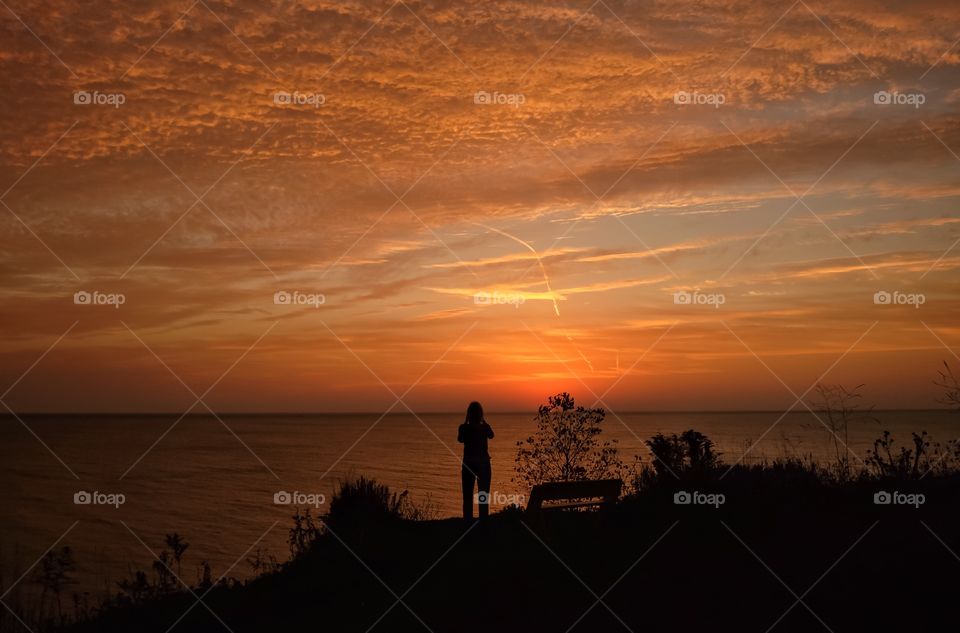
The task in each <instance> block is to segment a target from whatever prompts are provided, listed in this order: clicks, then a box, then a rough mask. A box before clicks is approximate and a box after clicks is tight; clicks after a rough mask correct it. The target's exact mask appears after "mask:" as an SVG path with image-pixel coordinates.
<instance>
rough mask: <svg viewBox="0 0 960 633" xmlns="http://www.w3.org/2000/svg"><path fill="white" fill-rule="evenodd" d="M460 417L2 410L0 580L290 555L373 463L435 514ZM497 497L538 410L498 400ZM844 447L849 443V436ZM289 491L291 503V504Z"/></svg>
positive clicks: (697, 419) (802, 429)
mask: <svg viewBox="0 0 960 633" xmlns="http://www.w3.org/2000/svg"><path fill="white" fill-rule="evenodd" d="M462 416H463V414H462V413H459V414H455V413H450V414H440V413H425V414H418V415H412V414H390V415H385V416H382V415H380V414H317V415H221V416H219V417H215V416H212V415H189V416H186V417H183V418H181V417H180V416H179V415H30V416H21V419H17V418H15V417H13V416H6V417H2V418H0V420H2V426H0V445H2V447H3V460H2V462H0V482H2V486H0V525H2V528H0V590H2V592H4V593H5V594H6V595H7V596H8V598H7V600H9V599H12V598H13V597H16V596H17V595H20V594H21V593H28V592H30V591H31V587H35V586H36V582H35V580H34V578H35V576H36V574H37V573H38V570H39V569H41V568H42V565H40V564H38V560H39V559H40V558H41V557H42V556H43V555H44V554H45V553H46V552H47V551H50V550H51V549H52V550H54V551H59V550H60V548H62V547H64V546H69V547H70V548H71V550H72V557H73V560H74V562H75V565H76V569H75V571H74V572H73V573H72V574H71V575H70V576H71V578H72V579H73V581H74V584H73V585H72V586H71V587H69V588H68V591H71V592H77V593H78V594H88V597H92V598H93V599H94V600H96V599H100V598H102V597H103V596H105V595H109V594H111V593H115V592H116V582H117V581H118V580H119V579H121V578H124V577H128V576H129V575H130V574H131V573H133V572H134V571H135V570H137V569H143V570H147V571H149V570H150V568H151V565H152V563H153V562H154V560H155V558H154V553H156V552H158V551H159V550H160V549H161V548H163V547H164V538H165V535H167V534H173V533H176V534H179V535H180V536H181V537H182V539H183V540H184V541H186V542H187V543H188V544H189V546H188V548H187V550H186V552H185V553H184V556H183V559H182V561H181V564H180V566H179V567H178V568H177V569H175V571H177V572H178V575H180V576H181V577H182V578H183V580H184V581H185V582H186V583H188V584H192V583H195V582H196V581H197V579H198V573H200V566H201V565H202V564H203V563H207V564H209V566H210V569H211V572H212V574H213V578H218V577H220V576H221V575H226V576H232V577H235V578H239V579H243V578H248V577H250V576H251V575H252V574H253V566H252V565H251V564H250V562H249V561H250V559H253V558H254V557H255V556H256V554H257V553H259V554H260V556H261V557H262V558H267V557H269V556H273V557H274V558H275V559H276V560H277V561H280V562H282V561H285V560H286V559H287V558H288V557H289V549H288V546H287V538H288V535H289V529H290V526H291V525H292V521H291V517H292V515H293V511H294V505H297V506H299V507H301V508H302V507H307V506H309V507H310V508H311V511H312V513H313V514H314V515H322V514H323V513H325V512H326V508H327V507H328V504H329V502H330V499H331V497H332V495H333V494H334V492H335V490H336V488H337V486H338V483H339V482H340V481H342V480H344V479H346V478H351V477H356V476H359V475H364V476H367V477H372V478H375V479H376V480H378V481H379V482H382V483H384V484H386V485H388V486H389V487H390V488H391V489H392V490H393V491H395V492H397V493H398V494H403V493H405V494H406V497H407V498H408V499H409V500H410V502H411V503H413V504H415V505H417V506H418V507H420V508H422V509H424V510H425V511H426V513H427V514H428V516H433V517H436V518H444V517H453V516H457V515H458V514H459V513H460V461H459V460H460V458H459V456H460V450H461V448H460V446H459V445H458V444H457V441H456V437H457V426H458V425H459V424H460V423H461V422H462V419H463V417H462ZM872 417H873V418H876V420H875V421H874V420H867V419H861V420H857V421H854V422H853V423H851V425H850V427H849V430H848V438H849V439H848V442H847V443H848V445H849V447H850V449H851V450H852V451H853V452H854V453H855V454H856V455H858V456H859V457H860V458H864V457H866V451H867V449H868V448H871V447H872V445H873V441H874V440H875V439H876V438H877V437H879V436H880V435H881V433H882V431H883V430H884V429H886V430H889V431H891V432H892V434H893V436H894V438H895V439H896V440H897V441H898V442H901V443H904V444H909V442H910V433H911V432H913V431H916V432H920V431H927V432H928V433H929V435H930V436H931V437H932V439H933V440H934V441H939V442H941V443H945V442H946V441H948V440H950V439H954V438H957V437H958V436H960V416H958V415H957V414H956V413H954V412H949V411H942V410H927V411H902V410H900V411H874V412H872ZM487 421H488V422H489V423H490V424H491V426H492V427H493V429H494V431H495V433H496V437H495V438H494V439H493V440H491V441H490V451H491V459H492V465H493V479H492V485H491V501H492V504H493V506H494V509H496V506H497V505H498V504H506V503H510V502H516V501H519V502H521V503H522V502H523V501H524V499H525V497H526V495H528V494H529V490H527V489H526V488H525V487H524V486H522V485H520V484H519V483H518V482H515V481H514V476H515V471H514V460H515V457H516V451H517V442H518V441H521V440H523V439H525V438H527V437H529V436H530V435H532V434H533V433H534V432H535V430H536V424H535V421H534V416H533V415H532V414H530V413H489V414H488V415H487ZM603 428H604V430H603V434H602V435H601V438H603V439H604V440H616V442H617V446H618V448H619V451H620V453H621V456H622V458H623V459H624V460H625V461H633V459H634V457H635V456H640V458H641V459H642V460H644V461H645V462H646V463H650V455H649V452H648V451H647V449H646V447H645V445H644V443H643V441H644V440H645V439H647V438H649V437H651V436H652V435H654V434H656V433H658V432H662V433H668V434H669V433H680V432H682V431H684V430H687V429H696V430H697V431H700V432H701V433H704V434H706V435H707V436H709V437H710V438H711V439H712V440H713V441H714V443H715V445H716V448H717V450H718V451H720V452H721V453H722V454H723V455H722V458H723V459H724V460H725V461H726V462H727V463H733V462H736V461H739V460H742V461H743V462H745V463H758V462H761V461H763V460H773V459H776V458H780V457H796V456H812V457H813V458H815V459H818V460H820V461H824V462H829V461H830V460H832V459H835V457H836V452H835V451H836V445H835V443H834V441H833V436H832V435H831V434H830V433H829V432H828V431H827V430H826V428H825V427H824V425H823V424H822V423H821V422H820V421H818V419H817V418H816V417H814V416H813V415H812V414H810V413H809V412H796V411H794V412H791V413H788V414H784V413H783V412H757V411H752V412H713V413H709V412H689V413H678V412H669V413H664V412H660V413H654V412H644V413H616V414H611V413H608V415H607V417H606V419H605V420H604V422H603ZM841 450H842V448H841ZM288 501H293V502H294V504H289V503H286V502H288Z"/></svg>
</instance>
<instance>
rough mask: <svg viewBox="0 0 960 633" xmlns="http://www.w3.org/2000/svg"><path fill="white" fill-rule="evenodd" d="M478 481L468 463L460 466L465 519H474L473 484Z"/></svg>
mask: <svg viewBox="0 0 960 633" xmlns="http://www.w3.org/2000/svg"><path fill="white" fill-rule="evenodd" d="M475 480H476V476H475V475H474V472H473V470H471V469H470V468H469V467H468V466H467V464H466V463H464V464H462V465H461V466H460V484H461V487H462V488H463V518H464V519H472V518H473V483H474V481H475Z"/></svg>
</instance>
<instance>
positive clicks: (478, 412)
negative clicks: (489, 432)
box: [463, 401, 483, 424]
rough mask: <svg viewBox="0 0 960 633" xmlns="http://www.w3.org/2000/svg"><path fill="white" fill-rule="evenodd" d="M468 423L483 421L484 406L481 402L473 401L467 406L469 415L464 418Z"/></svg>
mask: <svg viewBox="0 0 960 633" xmlns="http://www.w3.org/2000/svg"><path fill="white" fill-rule="evenodd" d="M463 421H464V423H466V424H477V423H479V422H483V406H482V405H481V404H480V403H479V402H476V401H474V402H471V403H470V405H469V406H467V417H466V418H464V420H463Z"/></svg>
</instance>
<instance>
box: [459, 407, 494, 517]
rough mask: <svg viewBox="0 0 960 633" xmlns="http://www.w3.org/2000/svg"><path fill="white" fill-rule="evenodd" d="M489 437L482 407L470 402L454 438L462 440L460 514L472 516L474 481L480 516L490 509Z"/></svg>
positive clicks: (483, 515)
mask: <svg viewBox="0 0 960 633" xmlns="http://www.w3.org/2000/svg"><path fill="white" fill-rule="evenodd" d="M492 439H493V429H491V428H490V425H489V424H487V421H486V420H484V419H483V407H482V406H480V403H479V402H471V403H470V406H468V407H467V417H466V419H465V420H464V421H463V424H461V425H460V428H459V429H458V430H457V441H458V442H460V443H461V444H463V465H462V466H461V467H460V481H461V483H462V484H463V518H464V519H472V518H473V486H474V483H476V484H477V488H478V491H477V492H478V494H477V505H479V506H480V518H481V519H483V518H485V517H486V516H487V515H488V514H489V513H490V453H489V452H488V451H487V440H492Z"/></svg>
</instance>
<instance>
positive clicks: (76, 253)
mask: <svg viewBox="0 0 960 633" xmlns="http://www.w3.org/2000/svg"><path fill="white" fill-rule="evenodd" d="M150 4H151V6H150V7H149V8H145V7H139V6H131V5H130V3H121V2H117V1H116V0H113V1H108V2H102V1H99V0H98V1H97V2H93V3H90V4H87V3H83V4H76V5H74V4H66V5H65V4H63V3H59V2H52V1H39V2H22V1H9V2H8V3H7V5H6V8H5V9H3V10H0V20H2V22H0V28H2V33H3V37H2V39H0V65H2V66H3V77H4V90H3V96H2V99H0V108H2V114H3V120H4V125H3V126H2V127H0V189H2V190H3V191H5V193H3V195H2V201H3V204H4V205H5V206H4V208H3V209H0V213H2V217H3V221H2V223H0V240H2V242H3V249H2V251H0V257H2V265H0V275H2V278H3V283H2V290H0V292H2V299H0V322H2V326H3V329H2V331H3V334H2V339H0V346H2V347H0V393H2V392H4V391H5V392H6V393H4V394H2V400H3V401H4V402H6V403H7V404H8V405H9V406H10V407H11V408H12V409H14V410H16V411H171V412H181V411H183V410H185V409H186V408H187V407H190V406H191V405H192V404H193V403H194V402H195V400H196V399H197V397H202V398H203V400H204V401H205V402H206V403H207V404H208V405H210V406H211V407H213V408H214V409H216V410H218V411H347V410H360V411H382V410H384V409H385V408H387V407H388V406H391V404H393V403H394V402H395V399H396V398H397V397H401V396H402V397H403V401H404V402H405V403H406V404H408V405H409V406H411V407H412V408H414V409H417V410H450V409H461V408H462V407H463V405H464V404H465V402H466V401H467V400H469V399H474V398H477V399H480V400H482V401H484V402H485V403H486V404H487V406H488V408H491V409H516V410H533V409H534V407H535V406H536V404H537V403H538V402H539V401H541V400H542V399H543V398H544V397H545V396H546V395H548V394H550V393H554V392H557V391H560V390H569V391H571V392H573V393H574V394H575V395H577V396H579V397H580V398H581V399H582V400H587V401H588V402H587V403H588V404H589V403H590V402H593V401H594V400H597V399H599V398H602V400H603V402H604V403H605V404H607V405H608V406H611V407H613V408H614V409H621V410H627V409H687V410H689V409H712V408H723V409H776V408H785V407H787V406H790V405H791V403H793V402H794V400H795V399H796V398H798V397H801V396H803V394H804V393H805V392H806V391H807V389H808V388H809V387H810V386H811V385H812V384H814V383H815V382H816V381H817V380H823V381H826V382H841V383H845V384H848V385H851V386H852V385H855V384H858V383H866V388H865V394H866V396H867V398H868V400H869V401H871V402H875V403H876V404H878V405H879V406H881V407H931V406H937V403H936V402H935V401H934V398H935V397H936V396H937V390H936V388H935V387H934V386H933V384H932V380H933V379H934V378H935V377H936V370H937V368H938V366H939V365H940V364H941V363H942V361H943V360H948V361H951V362H953V363H954V365H955V366H957V365H960V361H958V360H957V357H956V352H957V350H958V349H960V326H958V324H957V318H956V315H957V313H958V312H957V311H958V308H960V301H958V286H957V274H956V269H957V267H958V265H960V246H957V242H958V240H960V213H958V208H957V204H958V196H960V157H958V154H957V153H958V152H960V127H958V118H957V107H958V103H960V83H958V80H960V73H958V65H960V45H958V44H957V42H956V38H957V34H958V32H960V31H958V28H957V27H958V25H960V19H958V18H960V14H958V13H957V9H956V5H955V3H952V2H949V1H946V0H936V1H921V2H911V3H876V2H865V1H863V0H855V1H853V2H845V3H842V4H841V3H832V4H825V3H818V2H805V1H799V0H798V2H797V3H795V4H793V5H790V4H789V3H788V2H769V3H756V2H733V1H731V2H699V1H698V2H688V1H684V0H681V1H680V2H674V1H671V2H612V1H610V2H608V1H606V0H604V1H598V2H595V3H593V4H591V3H589V2H586V3H581V2H570V3H566V2H555V3H528V2H516V1H502V2H496V1H495V2H483V3H446V2H433V3H430V2H402V3H401V2H397V3H394V4H392V3H390V2H386V3H362V4H360V3H335V2H323V1H318V2H312V1H309V0H307V1H304V2H293V1H290V0H272V1H268V2H252V1H246V0H240V1H237V2H196V3H194V2H193V1H192V0H187V1H183V2H166V1H161V2H155V3H150ZM481 91H482V92H483V93H488V94H490V95H492V96H491V99H490V100H492V101H493V103H484V102H483V101H484V99H485V97H484V96H480V97H479V98H478V97H477V93H478V92H481ZM881 91H882V92H881ZM878 92H879V93H880V94H881V96H880V97H877V94H878ZM277 93H287V94H294V95H295V96H294V97H293V98H292V99H291V100H292V101H295V102H294V103H285V102H284V97H283V96H282V95H281V96H280V97H279V98H278V97H277V96H276V95H277ZM678 94H679V96H678ZM887 94H890V95H893V96H892V97H891V100H893V101H894V103H876V101H878V100H879V101H881V102H882V101H883V100H884V99H886V98H887V97H886V96H883V95H887ZM84 95H91V97H90V99H91V100H92V101H99V102H95V103H84V102H83V101H84V100H85V99H87V97H86V96H84ZM117 95H122V97H121V98H118V97H117ZM317 95H322V98H321V97H318V96H317ZM686 95H693V96H692V97H690V98H689V99H687V96H686ZM685 100H690V101H694V103H684V101H685ZM77 101H80V103H77ZM118 101H122V103H118ZM477 101H480V103H477ZM321 102H322V103H321ZM198 197H199V198H200V201H198ZM798 197H799V200H798ZM77 292H89V293H100V296H108V295H111V294H114V295H120V296H122V298H123V304H122V305H120V306H116V307H115V306H113V305H84V304H76V303H75V302H74V296H75V293H77ZM277 292H289V293H301V294H300V295H298V296H303V295H306V296H314V295H321V294H322V295H323V298H324V302H323V304H322V305H318V306H316V307H314V306H313V305H288V304H283V303H281V304H277V303H275V301H274V295H275V293H277ZM877 292H888V293H890V296H891V297H892V298H893V301H892V302H893V303H895V302H896V301H906V302H912V303H917V302H919V301H922V305H912V304H911V303H905V304H903V305H889V304H883V303H881V304H877V303H875V300H874V297H875V293H877ZM477 293H488V294H480V296H481V297H487V296H491V297H496V298H498V299H500V300H502V301H504V302H505V303H497V302H496V301H493V302H491V304H482V303H480V304H478V303H477V302H476V299H475V296H476V295H477ZM675 293H689V294H688V295H684V294H681V295H679V296H680V297H687V296H690V297H692V301H691V302H690V303H689V304H687V303H682V302H681V303H677V302H676V296H677V295H676V294H675ZM895 293H897V294H895ZM917 297H920V299H919V300H918V299H917ZM681 301H682V299H681ZM698 302H699V303H698ZM65 333H66V334H65ZM64 334H65V335H64ZM61 337H62V338H61ZM951 350H952V351H951ZM38 359H39V362H37V361H38ZM25 372H26V374H25ZM411 386H412V389H410V388H411ZM211 387H212V388H211ZM208 389H209V392H208V393H205V392H207V390H208ZM408 389H410V391H409V392H408V393H405V392H407V390H408ZM608 390H609V391H608ZM403 406H404V405H403V404H398V405H396V409H395V410H397V411H402V410H403ZM201 410H202V409H201Z"/></svg>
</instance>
